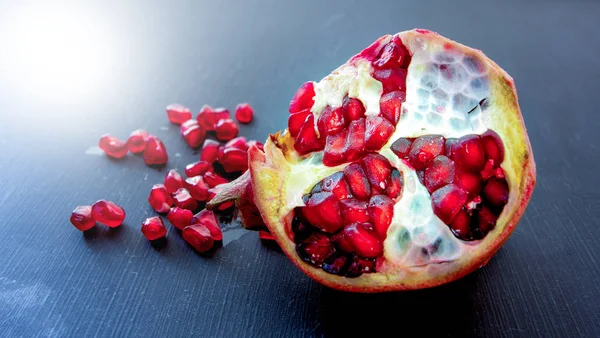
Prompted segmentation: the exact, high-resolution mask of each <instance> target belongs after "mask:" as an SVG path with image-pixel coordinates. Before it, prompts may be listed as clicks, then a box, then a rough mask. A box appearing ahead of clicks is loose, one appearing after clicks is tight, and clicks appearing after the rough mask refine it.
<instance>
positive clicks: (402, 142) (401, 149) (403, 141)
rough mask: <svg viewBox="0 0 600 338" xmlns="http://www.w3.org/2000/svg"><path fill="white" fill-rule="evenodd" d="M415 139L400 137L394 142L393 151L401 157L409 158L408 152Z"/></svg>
mask: <svg viewBox="0 0 600 338" xmlns="http://www.w3.org/2000/svg"><path fill="white" fill-rule="evenodd" d="M412 143H413V141H412V140H410V139H407V138H399V139H397V140H396V141H394V143H392V147H391V149H392V151H393V152H394V154H396V156H398V157H399V158H408V153H409V152H410V148H411V146H412Z"/></svg>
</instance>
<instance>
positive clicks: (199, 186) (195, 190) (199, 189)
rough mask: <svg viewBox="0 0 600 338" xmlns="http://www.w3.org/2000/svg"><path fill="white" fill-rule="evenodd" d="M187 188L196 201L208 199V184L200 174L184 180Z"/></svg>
mask: <svg viewBox="0 0 600 338" xmlns="http://www.w3.org/2000/svg"><path fill="white" fill-rule="evenodd" d="M185 184H186V187H187V190H188V191H189V192H190V195H192V197H193V198H194V199H195V200H197V201H206V200H207V199H208V189H210V188H209V187H208V185H206V183H205V182H204V179H203V178H202V176H194V177H190V178H188V179H186V180H185Z"/></svg>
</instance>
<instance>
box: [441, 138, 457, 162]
mask: <svg viewBox="0 0 600 338" xmlns="http://www.w3.org/2000/svg"><path fill="white" fill-rule="evenodd" d="M457 141H458V139H457V138H448V139H446V145H445V146H444V155H446V156H448V157H452V145H453V144H454V143H456V142H457Z"/></svg>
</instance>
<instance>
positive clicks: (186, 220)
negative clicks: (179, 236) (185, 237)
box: [167, 207, 194, 230]
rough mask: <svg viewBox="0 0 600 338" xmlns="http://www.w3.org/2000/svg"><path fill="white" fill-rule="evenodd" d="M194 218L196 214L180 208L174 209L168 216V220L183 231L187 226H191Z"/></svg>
mask: <svg viewBox="0 0 600 338" xmlns="http://www.w3.org/2000/svg"><path fill="white" fill-rule="evenodd" d="M193 217H194V213H193V212H192V211H191V210H187V209H182V208H179V207H172V208H171V209H170V210H169V213H168V214H167V220H169V222H170V223H171V224H173V226H174V227H176V228H177V229H179V230H183V228H185V227H186V226H188V225H191V224H192V218H193Z"/></svg>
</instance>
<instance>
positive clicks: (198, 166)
mask: <svg viewBox="0 0 600 338" xmlns="http://www.w3.org/2000/svg"><path fill="white" fill-rule="evenodd" d="M211 171H213V166H212V164H210V163H208V162H206V161H198V162H194V163H190V164H188V165H186V166H185V175H186V176H187V177H194V176H199V175H204V174H205V173H207V172H211Z"/></svg>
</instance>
